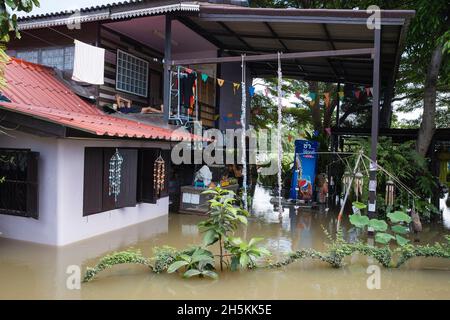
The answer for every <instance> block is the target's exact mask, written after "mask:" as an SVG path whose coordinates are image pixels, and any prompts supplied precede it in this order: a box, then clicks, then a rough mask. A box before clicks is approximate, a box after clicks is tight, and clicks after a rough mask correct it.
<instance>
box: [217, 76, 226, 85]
mask: <svg viewBox="0 0 450 320" xmlns="http://www.w3.org/2000/svg"><path fill="white" fill-rule="evenodd" d="M224 82H225V80H223V79H219V78H217V83H218V84H219V87H221V86H223V84H224Z"/></svg>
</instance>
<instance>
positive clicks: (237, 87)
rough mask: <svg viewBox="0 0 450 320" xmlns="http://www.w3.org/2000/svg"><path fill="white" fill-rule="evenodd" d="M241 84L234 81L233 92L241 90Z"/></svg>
mask: <svg viewBox="0 0 450 320" xmlns="http://www.w3.org/2000/svg"><path fill="white" fill-rule="evenodd" d="M240 86H241V84H240V83H239V82H233V93H234V94H236V91H237V90H239V87H240Z"/></svg>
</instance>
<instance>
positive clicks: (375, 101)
mask: <svg viewBox="0 0 450 320" xmlns="http://www.w3.org/2000/svg"><path fill="white" fill-rule="evenodd" d="M374 31H375V43H374V45H375V48H374V49H375V51H374V56H373V98H372V131H371V149H370V160H371V161H370V169H369V170H370V173H369V207H368V210H367V213H368V216H369V218H371V219H372V218H376V216H377V209H376V199H377V144H378V126H379V119H378V117H379V108H380V97H379V95H380V50H381V49H380V47H381V26H380V27H378V28H375V29H374ZM371 233H373V230H371V229H369V234H371Z"/></svg>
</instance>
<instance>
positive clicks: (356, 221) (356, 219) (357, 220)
mask: <svg viewBox="0 0 450 320" xmlns="http://www.w3.org/2000/svg"><path fill="white" fill-rule="evenodd" d="M350 223H351V224H352V225H354V226H355V227H357V228H364V227H365V226H366V225H367V224H368V223H369V218H368V217H367V216H362V215H360V214H352V215H350Z"/></svg>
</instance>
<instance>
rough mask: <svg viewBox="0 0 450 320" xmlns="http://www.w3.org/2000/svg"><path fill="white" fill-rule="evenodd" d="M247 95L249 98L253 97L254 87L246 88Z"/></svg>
mask: <svg viewBox="0 0 450 320" xmlns="http://www.w3.org/2000/svg"><path fill="white" fill-rule="evenodd" d="M248 94H249V95H250V97H253V96H254V95H255V87H254V86H250V87H248Z"/></svg>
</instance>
